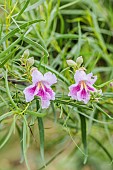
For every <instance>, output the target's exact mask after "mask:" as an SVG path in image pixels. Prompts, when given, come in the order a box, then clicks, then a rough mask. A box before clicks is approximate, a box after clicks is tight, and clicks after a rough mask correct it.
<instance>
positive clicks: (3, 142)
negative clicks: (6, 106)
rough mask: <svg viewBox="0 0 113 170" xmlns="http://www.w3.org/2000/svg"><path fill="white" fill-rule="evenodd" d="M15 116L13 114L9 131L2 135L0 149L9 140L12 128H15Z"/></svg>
mask: <svg viewBox="0 0 113 170" xmlns="http://www.w3.org/2000/svg"><path fill="white" fill-rule="evenodd" d="M15 121H16V120H15V116H14V120H13V123H12V125H11V127H10V129H9V132H8V133H7V134H6V135H5V136H4V137H3V139H2V140H1V141H0V149H1V148H2V147H3V146H4V145H5V144H6V143H7V141H8V140H9V138H10V137H11V135H12V133H13V130H14V129H15Z"/></svg>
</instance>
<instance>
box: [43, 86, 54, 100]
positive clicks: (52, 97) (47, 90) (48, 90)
mask: <svg viewBox="0 0 113 170" xmlns="http://www.w3.org/2000/svg"><path fill="white" fill-rule="evenodd" d="M45 91H46V92H47V93H49V95H50V96H51V99H50V100H55V92H54V91H53V90H52V89H51V88H50V87H47V86H46V87H45Z"/></svg>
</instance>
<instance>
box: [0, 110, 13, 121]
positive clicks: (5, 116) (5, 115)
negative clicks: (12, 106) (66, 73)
mask: <svg viewBox="0 0 113 170" xmlns="http://www.w3.org/2000/svg"><path fill="white" fill-rule="evenodd" d="M12 114H13V111H11V112H8V113H5V114H3V115H2V116H0V121H2V120H3V119H5V118H7V117H9V116H11V115H12Z"/></svg>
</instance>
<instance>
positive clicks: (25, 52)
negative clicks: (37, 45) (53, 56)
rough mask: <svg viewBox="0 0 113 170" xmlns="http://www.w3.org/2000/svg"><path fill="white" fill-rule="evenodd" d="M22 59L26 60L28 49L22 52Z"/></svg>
mask: <svg viewBox="0 0 113 170" xmlns="http://www.w3.org/2000/svg"><path fill="white" fill-rule="evenodd" d="M22 57H23V58H26V59H27V58H28V57H29V50H28V49H27V50H25V51H24V53H23V55H22Z"/></svg>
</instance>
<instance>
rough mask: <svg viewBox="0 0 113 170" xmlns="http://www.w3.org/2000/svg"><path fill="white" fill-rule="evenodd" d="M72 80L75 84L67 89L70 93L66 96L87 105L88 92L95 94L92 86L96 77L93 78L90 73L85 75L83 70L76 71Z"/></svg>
mask: <svg viewBox="0 0 113 170" xmlns="http://www.w3.org/2000/svg"><path fill="white" fill-rule="evenodd" d="M74 79H75V81H76V84H72V85H71V86H70V87H69V90H70V92H69V94H68V96H71V98H72V99H75V100H78V101H83V102H84V103H85V104H87V103H88V101H89V100H90V92H96V89H95V88H94V87H93V86H92V85H93V84H94V83H95V81H96V79H97V76H93V74H92V73H89V74H86V73H85V71H83V70H77V71H76V73H75V75H74Z"/></svg>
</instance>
